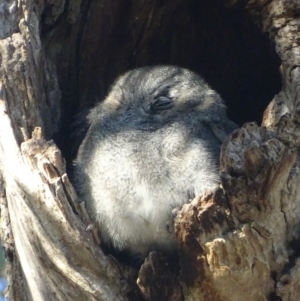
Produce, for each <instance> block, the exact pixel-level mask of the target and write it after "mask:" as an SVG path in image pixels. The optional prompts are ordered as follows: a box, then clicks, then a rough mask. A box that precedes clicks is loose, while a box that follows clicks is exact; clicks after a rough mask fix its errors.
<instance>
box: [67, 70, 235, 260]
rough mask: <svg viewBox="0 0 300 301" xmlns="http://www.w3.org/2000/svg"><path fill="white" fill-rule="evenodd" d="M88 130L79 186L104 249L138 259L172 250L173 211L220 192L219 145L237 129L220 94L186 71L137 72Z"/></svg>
mask: <svg viewBox="0 0 300 301" xmlns="http://www.w3.org/2000/svg"><path fill="white" fill-rule="evenodd" d="M86 128H87V130H86V131H85V135H84V138H83V140H82V142H81V144H80V146H79V149H78V153H77V156H76V158H75V161H74V171H73V183H74V186H75V189H76V191H77V193H78V195H79V198H80V199H81V200H83V201H84V202H85V204H86V209H87V212H88V214H89V216H90V218H91V220H93V221H94V222H95V223H96V224H97V226H98V228H99V233H100V238H101V244H102V245H103V246H104V247H107V248H108V249H113V250H116V251H117V252H118V251H119V252H126V253H127V254H129V256H133V257H136V258H139V259H140V260H143V259H144V258H145V257H146V256H147V254H148V253H149V252H150V251H152V250H159V251H162V252H166V253H172V252H174V250H176V249H177V244H176V237H175V234H174V227H173V215H172V212H173V210H174V209H175V208H178V207H181V206H182V205H183V204H185V203H188V202H189V201H190V200H191V199H193V198H194V197H195V196H198V195H201V194H203V193H205V192H206V191H208V190H214V189H216V188H218V187H219V184H220V177H219V156H220V147H221V144H222V142H223V141H224V140H225V139H226V137H227V136H228V135H229V134H230V133H231V132H232V131H233V130H234V129H236V128H237V125H236V124H235V123H234V122H232V121H231V120H229V119H228V117H227V115H226V106H225V104H224V102H223V100H222V98H221V97H220V95H219V94H218V93H217V92H216V91H214V90H213V89H212V88H210V86H209V85H208V84H207V83H206V82H205V80H204V79H203V78H202V77H201V76H200V75H198V74H196V73H194V72H193V71H190V70H188V69H185V68H181V67H177V66H169V65H158V66H146V67H142V68H138V69H133V70H130V71H128V72H126V73H125V74H124V75H122V76H120V77H119V78H118V79H117V80H116V81H115V82H114V84H113V85H112V87H111V89H110V92H109V93H108V95H107V97H106V98H105V99H104V100H103V101H100V102H99V103H97V104H96V106H95V107H94V108H92V109H91V110H90V112H89V113H88V115H87V127H86Z"/></svg>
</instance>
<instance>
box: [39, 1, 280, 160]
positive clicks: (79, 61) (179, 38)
mask: <svg viewBox="0 0 300 301" xmlns="http://www.w3.org/2000/svg"><path fill="white" fill-rule="evenodd" d="M225 2H226V1H222V0H211V1H207V0H187V1H171V0H169V1H150V0H148V1H134V2H133V1H128V2H126V3H125V2H124V1H120V0H119V1H114V2H113V3H112V2H110V1H105V2H103V1H98V0H91V1H87V2H85V3H83V4H82V5H81V13H80V14H79V15H78V16H77V19H76V20H75V21H74V22H73V23H71V22H69V20H68V15H67V14H68V12H67V11H66V12H65V13H64V14H62V15H61V17H60V18H59V19H58V20H57V21H56V23H55V26H51V27H50V26H46V25H44V27H43V28H42V38H43V42H44V44H45V49H46V51H47V54H48V56H49V57H50V58H51V59H52V60H54V62H55V64H56V67H57V72H58V76H59V84H60V88H61V90H62V106H61V107H62V122H61V131H60V132H59V133H58V135H57V137H55V138H56V142H57V143H58V145H59V146H60V147H61V149H62V150H63V152H64V155H65V156H66V157H68V149H69V147H70V146H69V143H66V141H67V140H66V139H67V137H68V136H69V134H70V130H69V124H70V123H71V122H72V121H73V119H74V115H75V114H76V113H78V112H80V111H82V110H83V109H86V108H89V107H91V106H93V104H94V103H95V102H97V101H100V100H102V99H103V98H104V97H105V95H106V94H107V92H108V89H109V87H110V86H111V85H112V83H113V81H114V80H115V78H116V77H117V76H119V75H120V74H122V73H124V72H125V71H127V70H129V69H132V68H136V67H140V66H145V65H155V64H175V65H178V66H180V67H186V68H189V69H191V70H193V71H195V72H197V73H198V74H200V75H202V77H204V79H205V80H206V81H207V82H208V83H209V84H210V86H211V87H212V88H214V89H215V90H216V91H217V92H218V93H219V94H220V95H221V96H222V98H223V99H224V101H225V103H226V105H227V106H228V116H229V117H230V118H231V119H232V120H233V121H235V122H236V123H238V124H239V125H242V124H243V123H244V122H247V121H257V122H258V123H260V122H261V118H262V114H263V111H264V109H265V108H266V106H267V105H268V103H269V102H270V101H271V100H272V98H273V97H274V95H276V94H277V93H278V92H279V91H280V90H281V79H280V74H279V66H280V60H279V58H278V56H277V54H276V52H275V47H274V45H273V44H272V43H271V41H270V39H269V37H268V36H267V35H266V34H263V33H262V32H261V30H260V29H259V27H258V26H257V25H256V24H254V22H253V20H252V18H251V16H250V15H249V14H248V12H247V10H246V8H245V7H244V6H243V5H244V4H243V2H242V1H241V3H242V4H234V5H229V4H227V5H226V3H225ZM45 14H47V12H45ZM46 17H47V16H46V15H45V16H44V18H45V19H46Z"/></svg>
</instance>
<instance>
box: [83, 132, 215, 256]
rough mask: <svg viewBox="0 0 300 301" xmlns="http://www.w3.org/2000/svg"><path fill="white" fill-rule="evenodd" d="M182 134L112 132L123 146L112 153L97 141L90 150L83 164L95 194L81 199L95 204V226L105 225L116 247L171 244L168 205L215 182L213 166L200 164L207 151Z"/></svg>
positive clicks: (142, 248)
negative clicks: (126, 135) (158, 138)
mask: <svg viewBox="0 0 300 301" xmlns="http://www.w3.org/2000/svg"><path fill="white" fill-rule="evenodd" d="M182 135H183V133H181V132H178V131H177V132H176V131H173V132H172V134H171V135H165V138H164V139H163V140H161V141H160V144H159V145H158V144H157V141H152V140H151V137H147V139H137V140H139V141H143V143H139V144H137V143H136V142H135V140H132V139H131V140H130V141H128V140H126V139H125V138H124V135H122V136H120V137H115V138H114V139H122V140H123V141H122V143H123V145H124V146H125V145H126V147H124V148H121V149H119V150H118V152H114V153H113V154H112V152H110V149H109V148H104V147H101V146H99V147H98V148H97V150H96V152H95V153H94V157H95V158H97V159H96V160H89V161H88V162H86V166H83V168H86V170H88V174H87V176H88V178H89V180H88V181H89V182H90V188H91V195H90V196H91V197H92V198H93V199H94V200H95V202H87V205H88V206H89V204H95V205H94V206H97V208H89V211H90V213H92V214H94V216H93V217H94V219H95V220H97V221H98V222H99V224H100V232H102V231H101V227H102V228H103V229H105V230H104V231H103V232H104V234H105V235H104V236H103V238H104V239H106V234H107V233H108V236H109V237H110V239H111V240H112V242H113V244H114V245H115V246H116V247H117V248H120V249H122V248H126V244H128V243H130V246H131V247H133V246H135V249H136V251H137V252H141V253H143V252H144V251H145V250H146V249H148V248H149V247H151V246H155V245H159V246H160V247H161V248H166V249H169V248H173V247H175V242H174V241H175V237H174V233H172V232H173V229H172V226H171V225H172V222H171V220H172V209H174V208H175V207H179V206H181V205H182V204H184V203H186V202H187V201H188V199H189V196H190V195H198V194H200V193H203V192H204V191H205V189H206V188H207V187H210V188H215V187H216V186H217V185H218V178H217V176H216V170H215V169H216V167H215V166H214V165H213V164H211V167H210V168H209V169H207V170H205V169H204V167H203V166H201V162H202V163H203V162H204V161H205V162H206V164H205V166H207V162H208V161H209V160H210V158H209V155H208V154H207V151H206V150H204V149H203V146H201V145H199V144H198V143H197V142H195V140H193V141H189V139H188V138H187V135H186V136H185V137H182ZM161 137H163V135H161ZM105 145H107V144H105ZM136 152H139V156H136ZM150 153H151V158H150V157H149V154H150ZM197 162H198V163H197ZM208 166H209V165H208ZM104 173H105V174H104ZM99 174H100V175H101V176H100V177H99ZM95 179H97V180H95ZM116 179H118V180H117V181H116ZM95 212H97V214H95ZM143 242H144V244H143Z"/></svg>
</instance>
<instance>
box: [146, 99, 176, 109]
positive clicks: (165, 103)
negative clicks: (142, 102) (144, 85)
mask: <svg viewBox="0 0 300 301" xmlns="http://www.w3.org/2000/svg"><path fill="white" fill-rule="evenodd" d="M173 106H174V102H173V101H172V100H171V99H170V98H169V97H167V96H159V97H158V98H157V99H156V101H155V102H154V103H152V104H151V105H150V110H151V111H152V112H153V113H155V112H158V111H164V110H169V109H171V108H172V107H173Z"/></svg>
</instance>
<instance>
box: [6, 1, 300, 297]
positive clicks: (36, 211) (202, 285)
mask: <svg viewBox="0 0 300 301" xmlns="http://www.w3.org/2000/svg"><path fill="white" fill-rule="evenodd" d="M202 2H203V3H204V2H205V1H202ZM216 2H218V1H216ZM195 3H196V2H193V1H187V2H184V3H183V2H180V1H169V2H168V1H166V2H164V3H162V2H161V1H137V2H136V5H135V6H134V5H129V4H128V5H125V4H124V3H123V2H122V1H115V2H114V3H112V2H110V1H83V2H81V1H31V0H27V1H25V0H24V1H13V0H5V1H2V3H1V4H0V24H1V26H0V39H1V40H0V62H1V68H0V174H1V178H0V184H1V186H0V188H1V190H0V197H1V228H2V239H3V243H4V247H5V251H6V259H7V263H8V265H7V274H8V280H9V288H8V291H7V297H8V299H9V300H108V301H109V300H156V301H157V300H189V301H190V300H206V301H207V300H220V301H225V300H243V299H245V298H246V299H247V300H283V301H288V300H290V301H293V300H297V299H298V296H299V292H300V260H299V248H300V227H299V225H300V212H299V211H300V197H299V195H300V193H299V189H300V188H299V184H298V183H299V181H300V166H299V165H300V162H299V156H298V147H299V141H300V140H299V139H300V138H299V137H300V135H299V133H300V131H299V118H300V117H299V116H300V115H299V109H298V107H299V84H298V83H299V80H300V73H299V70H300V69H299V65H300V64H299V58H300V56H299V53H300V50H299V37H298V36H299V34H298V33H299V10H300V4H299V3H298V2H297V1H294V0H291V1H284V0H273V1H262V0H261V1H259V0H251V1H246V3H245V1H239V0H237V1H229V0H228V1H227V6H228V7H230V8H231V9H238V8H239V7H241V6H243V5H246V7H247V10H248V11H249V12H250V13H251V15H252V17H253V21H254V22H256V24H257V25H258V26H260V28H261V29H262V30H263V31H264V32H266V33H268V34H269V36H270V39H271V40H272V41H274V43H275V46H276V51H277V53H278V55H279V57H280V59H281V71H282V72H281V76H282V82H283V87H282V91H281V92H280V93H278V94H277V95H276V96H275V97H274V99H273V100H272V102H271V103H270V104H269V106H268V107H267V109H266V110H265V113H264V118H263V122H262V126H258V125H256V124H255V123H247V124H245V125H244V126H243V127H242V128H240V129H239V130H237V131H235V132H234V133H233V134H232V135H231V136H230V137H229V138H228V140H227V141H226V142H225V143H224V145H223V147H222V154H221V167H220V172H221V181H222V188H220V189H219V190H218V191H216V192H214V193H207V194H206V195H204V196H199V197H197V198H196V199H194V200H193V201H192V202H191V203H189V204H186V205H184V206H183V208H180V209H178V211H177V213H176V217H175V228H176V234H177V237H178V243H179V246H180V250H179V258H178V260H177V259H176V258H172V259H170V258H165V257H164V256H163V255H161V254H157V253H152V254H150V255H149V257H148V258H147V259H146V261H145V263H144V264H143V265H142V267H141V269H140V271H139V272H138V271H135V270H134V269H132V268H129V267H125V266H123V265H121V264H119V263H118V262H117V261H115V260H114V259H113V258H112V257H110V256H105V255H104V254H103V253H102V251H101V249H100V248H99V247H98V245H97V242H96V241H95V237H93V236H92V233H91V232H90V231H86V227H87V225H88V218H87V217H86V215H85V212H84V209H83V208H82V207H81V206H80V204H79V203H78V202H77V197H76V193H75V191H74V188H73V187H72V185H71V184H70V182H69V180H68V176H67V174H66V166H65V161H64V159H63V156H62V155H61V152H60V150H59V149H58V148H57V146H56V145H55V143H54V142H53V141H52V140H51V139H52V138H53V137H54V138H56V139H57V141H58V142H60V146H61V147H62V148H63V149H64V150H66V149H67V148H68V143H67V142H65V137H66V135H67V132H66V130H65V125H66V124H67V121H68V120H69V119H70V118H71V117H70V116H71V115H72V114H73V113H74V112H75V109H73V108H72V106H75V105H77V106H79V104H81V105H82V106H83V107H85V106H87V105H88V104H89V103H91V102H92V101H91V100H90V99H91V98H90V97H89V90H91V86H92V85H93V83H91V82H90V81H93V80H94V78H92V73H93V70H94V69H93V67H94V64H96V67H95V68H96V69H97V70H98V71H97V72H99V74H101V78H102V79H103V81H106V82H110V81H111V80H112V79H113V77H115V75H116V74H117V73H120V72H122V71H123V70H125V69H127V68H130V67H135V66H138V65H139V64H146V63H161V62H165V63H177V64H180V63H181V62H185V64H186V66H187V67H189V64H190V65H192V64H193V62H195V61H197V59H199V58H198V57H197V53H196V52H195V53H194V54H193V57H190V61H185V59H184V58H182V57H181V56H180V55H179V53H182V47H180V45H181V44H180V41H181V42H182V41H183V40H180V38H179V37H182V34H181V32H183V35H184V32H185V28H187V27H188V24H191V22H193V19H189V20H185V19H184V17H183V16H184V14H183V15H180V11H181V10H183V11H184V10H185V9H186V10H189V11H192V10H193V8H194V7H196V4H195ZM205 3H206V2H205ZM218 3H219V2H218ZM218 5H219V4H218ZM207 7H209V5H208V6H207ZM210 7H211V9H213V8H212V7H213V6H210ZM99 12H101V14H100V15H99V14H98V13H99ZM137 12H139V18H140V20H139V21H137V20H136V19H135V17H134V16H135V14H136V13H137ZM165 12H168V14H165ZM176 14H178V15H176ZM166 15H167V16H168V17H167V18H165V16H166ZM97 16H98V17H99V18H97ZM172 16H181V18H180V21H179V23H177V27H176V28H180V29H179V30H178V31H176V28H175V29H174V31H176V33H177V39H176V38H174V36H173V40H168V32H169V30H170V27H168V26H167V25H165V24H169V23H170V22H171V21H172V20H173V19H172ZM195 19H196V18H195ZM130 20H131V22H130ZM170 20H171V21H170ZM124 22H125V23H126V24H127V27H125V29H123V25H124ZM168 22H169V23H168ZM170 24H172V26H173V27H174V23H172V22H171V23H170ZM192 25H193V26H194V25H195V30H192V31H191V30H190V31H186V32H188V33H189V34H188V37H187V39H186V41H185V40H184V42H187V40H188V39H191V38H193V39H197V34H198V31H197V28H196V25H197V24H196V23H192ZM180 26H182V27H180ZM201 26H202V27H203V26H204V27H205V22H203V24H201V25H200V28H201ZM98 28H100V29H101V34H99V37H98V40H97V39H95V35H92V34H91V32H92V31H95V30H97V29H98ZM127 31H128V32H130V36H131V38H132V39H128V35H127V34H126V32H127ZM158 33H159V34H160V36H159V38H157V36H158ZM116 35H119V36H118V37H119V39H120V40H121V41H122V43H121V44H120V45H122V47H120V48H118V47H116V44H114V43H113V40H112V39H111V37H112V36H113V37H114V36H116ZM175 37H176V35H175ZM155 43H157V45H158V47H156V48H152V47H151V45H152V46H153V45H154V44H155ZM181 46H182V45H181ZM88 49H91V51H88ZM166 49H167V50H166ZM191 49H192V47H191ZM96 57H98V60H97V62H96V61H95V58H96ZM116 57H118V58H119V61H118V62H117V63H116V62H115V60H116ZM158 58H159V59H158ZM204 69H205V68H204ZM99 70H100V71H99ZM270 76H271V75H270ZM90 77H91V79H90ZM104 85H107V83H105V84H104ZM101 93H102V94H103V93H104V92H101ZM101 93H100V96H101V95H102V94H101ZM70 110H71V112H70ZM65 119H67V121H65ZM59 138H61V140H60V139H59ZM62 141H64V143H62ZM66 145H67V146H66ZM64 154H65V155H66V156H67V155H68V153H67V152H65V153H64ZM84 222H86V224H85V223H84ZM137 273H138V275H137ZM137 277H138V279H137V285H138V286H136V285H135V284H134V283H135V281H136V278H137Z"/></svg>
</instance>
